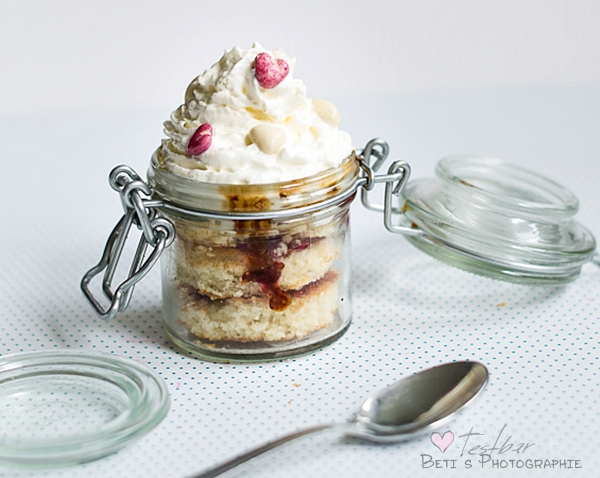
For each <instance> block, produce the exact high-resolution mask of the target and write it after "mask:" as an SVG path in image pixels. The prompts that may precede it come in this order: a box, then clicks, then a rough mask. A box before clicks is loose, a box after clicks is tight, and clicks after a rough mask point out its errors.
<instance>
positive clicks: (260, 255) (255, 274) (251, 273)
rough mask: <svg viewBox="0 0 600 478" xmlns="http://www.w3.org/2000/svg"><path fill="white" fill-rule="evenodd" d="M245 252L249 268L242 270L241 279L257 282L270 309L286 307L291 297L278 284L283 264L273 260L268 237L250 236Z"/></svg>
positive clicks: (277, 309) (283, 308)
mask: <svg viewBox="0 0 600 478" xmlns="http://www.w3.org/2000/svg"><path fill="white" fill-rule="evenodd" d="M247 253H248V263H249V269H248V270H247V271H246V272H244V275H243V276H242V281H244V282H257V283H258V284H259V285H260V288H261V289H262V291H263V292H264V293H265V294H267V296H268V297H269V307H271V309H273V310H276V311H282V310H285V309H287V308H288V306H289V305H290V303H291V302H292V299H291V297H290V296H289V295H288V294H287V293H286V292H285V291H284V290H283V289H282V288H281V287H280V285H279V278H280V277H281V270H282V269H283V267H284V264H283V262H279V261H277V260H275V259H274V258H273V256H272V255H271V248H270V247H269V240H268V238H267V237H264V236H254V237H250V238H249V239H248V252H247Z"/></svg>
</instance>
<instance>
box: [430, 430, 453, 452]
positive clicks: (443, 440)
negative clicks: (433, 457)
mask: <svg viewBox="0 0 600 478" xmlns="http://www.w3.org/2000/svg"><path fill="white" fill-rule="evenodd" d="M453 441H454V433H452V432H450V431H448V432H446V433H444V434H443V435H440V434H439V433H438V432H435V433H432V434H431V443H433V444H434V445H435V446H437V447H438V448H439V449H440V451H441V452H442V453H444V452H445V451H446V449H447V448H448V447H449V446H450V445H452V442H453Z"/></svg>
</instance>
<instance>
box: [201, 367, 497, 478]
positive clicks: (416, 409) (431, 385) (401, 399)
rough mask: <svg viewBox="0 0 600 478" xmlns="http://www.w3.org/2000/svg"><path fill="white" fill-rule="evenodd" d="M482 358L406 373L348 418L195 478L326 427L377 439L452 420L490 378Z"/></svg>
mask: <svg viewBox="0 0 600 478" xmlns="http://www.w3.org/2000/svg"><path fill="white" fill-rule="evenodd" d="M488 376H489V375H488V371H487V368H486V367H485V366H484V365H482V364H480V363H478V362H452V363H447V364H444V365H440V366H437V367H433V368H430V369H427V370H423V371H421V372H418V373H416V374H414V375H411V376H409V377H405V378H403V379H401V380H398V381H397V382H395V383H393V384H392V385H391V386H389V387H387V388H384V389H383V390H381V391H380V392H378V393H377V394H375V395H373V396H372V397H369V398H367V399H366V400H365V401H364V402H363V404H362V405H361V407H360V409H359V410H358V413H357V414H356V416H355V417H354V418H353V419H352V420H351V421H350V422H348V423H327V424H322V425H315V426H312V427H308V428H305V429H303V430H299V431H297V432H294V433H290V434H289V435H284V436H282V437H279V438H277V439H275V440H273V441H271V442H268V443H265V444H264V445H261V446H259V447H257V448H254V449H253V450H250V451H247V452H245V453H242V454H241V455H238V456H237V457H235V458H232V459H230V460H228V461H226V462H224V463H222V464H220V465H217V466H215V467H214V468H211V469H209V470H206V471H204V472H203V473H200V474H199V475H194V476H193V477H191V478H212V477H214V476H218V475H220V474H221V473H224V472H225V471H227V470H230V469H231V468H233V467H235V466H237V465H239V464H241V463H244V462H245V461H248V460H250V459H251V458H254V457H256V456H258V455H260V454H262V453H264V452H266V451H269V450H271V449H272V448H275V447H276V446H279V445H281V444H283V443H286V442H288V441H290V440H294V439H295V438H298V437H301V436H304V435H308V434H309V433H314V432H318V431H321V430H325V429H328V428H338V429H340V431H341V432H343V433H344V435H346V436H351V437H357V438H362V439H364V440H369V441H371V442H376V443H393V442H401V441H406V440H408V439H409V438H413V437H414V436H415V435H417V434H419V433H424V432H428V431H431V430H432V429H434V428H438V427H440V426H442V425H444V424H445V423H447V422H449V421H450V420H451V418H452V417H453V415H454V414H455V413H456V412H458V410H460V409H461V408H462V407H464V406H465V405H466V404H467V403H469V402H471V401H472V400H473V399H474V398H475V397H476V396H477V395H479V393H480V392H481V391H482V390H483V388H484V387H485V385H486V384H487V381H488Z"/></svg>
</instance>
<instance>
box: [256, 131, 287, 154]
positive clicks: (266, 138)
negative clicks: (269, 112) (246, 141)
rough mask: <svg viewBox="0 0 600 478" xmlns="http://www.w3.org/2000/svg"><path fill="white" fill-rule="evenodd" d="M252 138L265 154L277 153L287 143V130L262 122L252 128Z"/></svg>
mask: <svg viewBox="0 0 600 478" xmlns="http://www.w3.org/2000/svg"><path fill="white" fill-rule="evenodd" d="M250 139H251V140H252V142H253V143H254V144H256V146H258V149H260V150H261V151H262V152H263V153H265V154H276V153H278V152H279V150H280V149H281V148H282V147H283V145H284V144H285V142H286V140H287V138H286V136H285V131H283V130H282V129H281V128H278V127H277V126H273V125H270V124H261V125H258V126H255V127H254V128H252V129H251V130H250Z"/></svg>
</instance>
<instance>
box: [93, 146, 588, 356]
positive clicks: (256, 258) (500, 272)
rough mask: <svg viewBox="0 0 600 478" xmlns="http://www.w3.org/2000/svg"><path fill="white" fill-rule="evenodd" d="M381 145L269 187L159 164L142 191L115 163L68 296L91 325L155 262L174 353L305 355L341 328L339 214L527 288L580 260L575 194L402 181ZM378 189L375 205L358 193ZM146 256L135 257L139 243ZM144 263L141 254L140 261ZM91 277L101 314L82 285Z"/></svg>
mask: <svg viewBox="0 0 600 478" xmlns="http://www.w3.org/2000/svg"><path fill="white" fill-rule="evenodd" d="M388 151H389V148H388V145H387V143H385V142H384V141H382V140H377V139H376V140H372V141H370V142H369V143H368V144H367V145H366V146H365V148H364V149H363V150H362V151H360V152H359V153H358V154H356V155H355V154H353V155H351V156H349V157H348V158H346V160H345V161H344V162H343V163H342V164H341V165H340V166H339V167H337V168H332V169H329V170H327V171H325V172H323V173H319V174H317V175H314V176H311V177H308V178H304V179H302V180H294V181H288V182H283V183H274V184H258V185H224V184H212V183H199V182H198V181H193V180H190V179H188V178H185V177H181V176H177V175H175V174H173V173H172V172H170V171H169V170H168V169H167V168H165V167H164V164H163V160H162V158H161V156H160V150H159V151H157V152H156V153H155V154H154V156H153V158H152V162H151V165H150V169H149V172H148V184H146V183H144V182H143V181H142V180H141V179H140V178H139V176H137V174H135V172H134V171H132V170H131V169H130V168H128V167H126V166H119V167H117V168H115V169H114V170H113V171H112V172H111V174H110V184H111V186H112V187H113V188H114V189H115V190H117V191H119V192H120V194H121V200H122V203H123V207H124V210H125V213H124V215H123V217H122V218H121V220H120V221H119V223H118V224H117V226H116V227H115V229H114V230H113V232H112V233H111V235H110V237H109V240H108V243H107V246H106V248H105V251H104V254H103V256H102V259H101V261H100V262H99V263H98V265H96V266H95V267H94V268H92V269H91V270H90V271H89V272H88V273H87V274H86V275H85V276H84V278H83V280H82V283H81V288H82V290H83V292H84V294H85V295H86V297H87V298H88V300H89V301H90V303H91V305H92V306H93V308H94V309H95V311H96V313H97V314H98V315H99V316H100V317H101V318H103V319H105V320H109V319H111V318H112V317H114V316H115V315H116V314H117V313H118V312H122V311H123V310H125V309H126V307H127V306H128V304H129V301H130V299H131V294H132V292H133V289H134V286H135V284H136V283H137V282H139V280H140V279H141V278H142V277H143V276H144V275H145V274H147V272H148V271H149V270H150V268H151V267H152V266H153V265H154V263H155V262H156V261H157V259H158V257H159V256H160V255H161V254H162V253H163V252H164V254H162V260H161V263H162V282H163V287H162V288H163V316H164V323H165V327H166V330H167V332H168V334H169V336H170V338H171V339H172V340H173V342H174V343H176V344H177V345H178V346H180V347H182V348H183V349H185V350H187V351H190V352H192V353H195V354H197V355H200V356H202V357H206V358H212V359H222V360H265V359H273V358H279V357H285V356H291V355H297V354H301V353H305V352H308V351H310V350H313V349H315V348H318V347H321V346H323V345H326V344H328V343H330V342H332V341H334V340H336V339H337V338H339V337H340V336H341V335H342V334H343V333H344V332H345V331H346V330H347V328H348V327H349V325H350V322H351V309H352V307H351V290H350V289H351V287H350V275H351V268H350V263H351V261H350V244H349V234H348V232H349V206H350V203H351V202H352V200H353V199H354V196H355V194H356V192H357V190H358V189H359V188H362V189H361V199H362V202H363V204H364V205H365V206H366V207H367V208H369V209H373V210H376V211H382V212H383V215H384V224H385V227H386V228H387V229H388V230H389V231H391V232H393V233H398V234H402V235H405V236H406V237H407V239H408V240H409V241H410V242H411V243H413V244H414V245H415V246H416V247H418V248H419V249H421V250H423V251H424V252H426V253H428V254H430V255H432V256H434V257H436V258H438V259H440V260H442V261H444V262H447V263H449V264H451V265H454V266H456V267H459V268H462V269H466V270H469V271H471V272H475V273H478V274H481V275H484V276H487V277H492V278H496V279H502V280H508V281H512V282H517V283H522V284H528V285H538V284H556V283H564V282H569V281H571V280H573V279H575V278H576V277H577V276H578V275H579V272H580V269H581V266H582V265H583V264H584V263H586V262H588V261H589V260H591V259H592V258H593V255H594V250H595V241H594V238H593V237H592V235H591V234H590V233H589V232H588V231H587V230H586V229H584V228H583V227H581V226H580V225H579V224H577V223H576V222H575V221H574V219H573V216H574V215H575V213H576V211H577V209H578V202H577V199H576V198H575V197H574V196H573V195H572V194H571V193H570V192H569V191H567V190H566V189H564V188H562V187H561V186H559V185H558V184H556V183H554V182H552V181H550V180H548V179H545V178H543V177H541V176H539V175H537V174H535V173H532V172H529V171H526V170H524V169H521V168H518V167H515V166H511V165H509V164H507V163H505V162H502V161H499V160H496V159H488V158H470V157H454V158H445V159H443V160H441V161H440V162H439V163H438V165H437V167H436V178H434V179H427V180H417V181H411V182H410V183H408V184H407V182H408V179H409V176H410V167H409V165H408V164H407V163H405V162H404V161H395V162H393V163H392V164H391V166H390V167H389V169H388V171H387V173H386V174H380V175H378V174H376V172H377V171H378V170H379V169H380V168H381V166H382V164H383V163H384V161H385V160H386V158H387V155H388ZM378 183H384V184H385V194H384V202H383V205H374V204H372V203H371V202H370V200H369V192H370V191H372V190H373V188H374V186H375V185H376V184H378ZM133 224H135V225H136V226H137V227H138V228H139V229H140V230H141V231H142V237H141V239H140V242H139V245H138V249H137V253H136V254H135V257H134V260H133V263H132V265H131V268H130V272H129V277H128V278H127V279H126V280H125V281H124V282H123V283H122V284H120V285H119V286H118V287H117V288H116V289H115V290H114V291H113V290H112V281H113V278H114V274H115V270H116V268H117V263H118V261H119V259H120V256H121V253H122V250H123V247H124V244H125V241H126V238H127V234H128V232H129V230H130V228H131V226H132V225H133ZM148 246H150V247H151V249H152V250H151V252H150V253H148V251H147V248H148ZM146 256H147V257H146ZM102 272H103V273H104V277H103V280H102V292H103V294H104V296H105V299H107V300H108V302H109V303H110V305H108V306H107V307H103V306H102V305H101V304H100V302H99V301H98V300H97V299H96V298H95V297H94V295H93V294H92V292H91V290H90V282H91V281H92V279H93V278H94V277H95V276H97V275H99V274H101V273H102Z"/></svg>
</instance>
